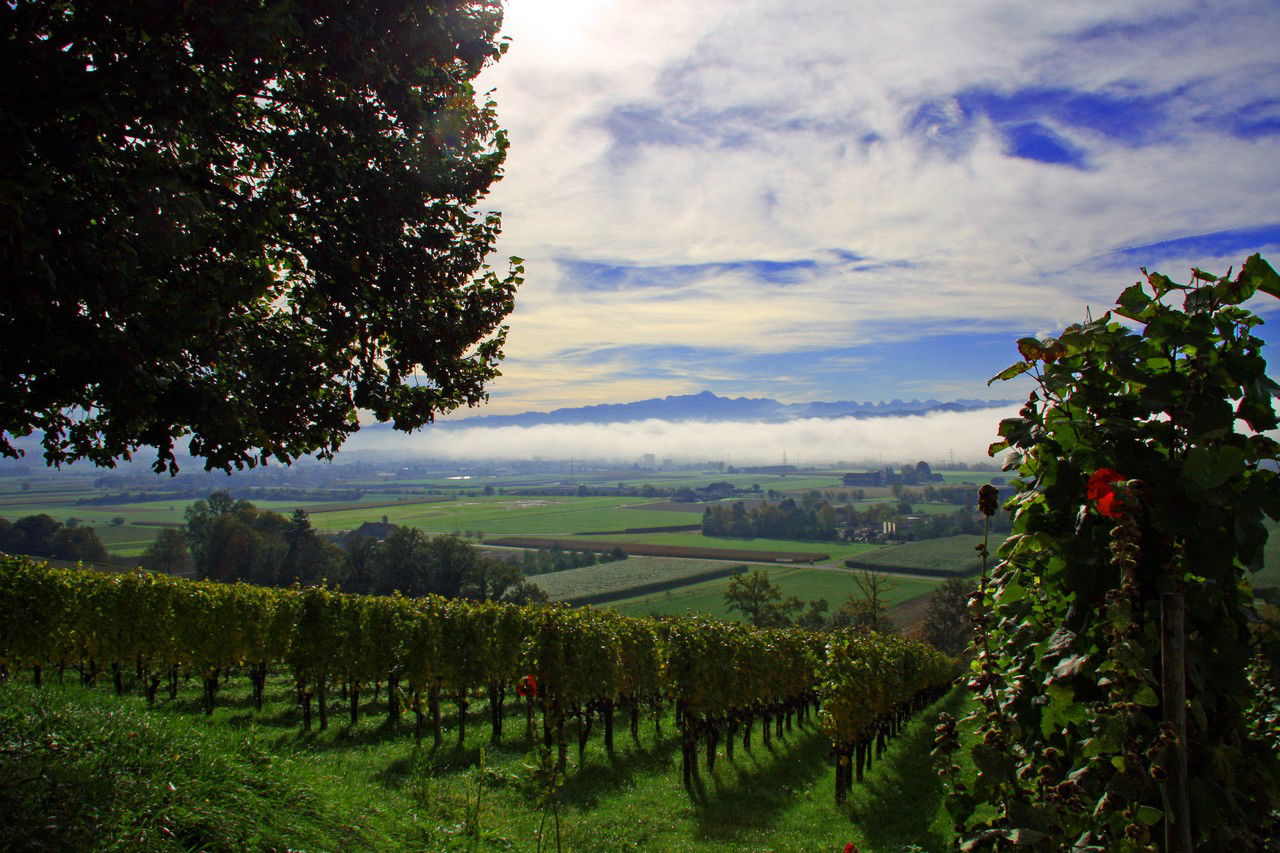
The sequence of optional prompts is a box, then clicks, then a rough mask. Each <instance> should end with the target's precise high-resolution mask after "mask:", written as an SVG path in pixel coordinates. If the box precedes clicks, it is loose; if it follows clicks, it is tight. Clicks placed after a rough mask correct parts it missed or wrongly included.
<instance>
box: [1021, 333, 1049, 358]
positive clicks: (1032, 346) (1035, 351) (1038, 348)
mask: <svg viewBox="0 0 1280 853" xmlns="http://www.w3.org/2000/svg"><path fill="white" fill-rule="evenodd" d="M1018 352H1019V353H1020V354H1021V355H1022V357H1023V358H1025V359H1026V360H1027V361H1035V360H1036V359H1038V358H1040V357H1041V356H1043V355H1044V344H1042V343H1041V342H1040V340H1039V338H1018Z"/></svg>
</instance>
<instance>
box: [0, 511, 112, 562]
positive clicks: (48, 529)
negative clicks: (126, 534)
mask: <svg viewBox="0 0 1280 853" xmlns="http://www.w3.org/2000/svg"><path fill="white" fill-rule="evenodd" d="M0 552H4V553H6V554H29V555H31V556H33V557H50V558H52V559H55V560H71V561H73V562H84V563H105V562H107V561H108V557H107V549H106V548H105V547H104V546H103V544H102V541H101V540H100V539H98V534H97V533H95V532H94V531H93V529H92V528H90V527H81V526H80V525H78V524H63V523H62V522H61V521H58V520H57V519H56V518H54V517H53V516H50V515H45V514H44V513H40V514H39V515H27V516H23V517H22V518H19V519H18V520H17V521H14V522H10V521H9V520H8V519H6V518H0Z"/></svg>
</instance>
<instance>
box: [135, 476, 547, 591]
mask: <svg viewBox="0 0 1280 853" xmlns="http://www.w3.org/2000/svg"><path fill="white" fill-rule="evenodd" d="M185 518H186V529H185V530H178V529H166V530H162V531H161V532H160V534H159V536H158V537H157V538H156V541H155V542H154V543H153V544H152V545H151V547H149V548H148V549H147V552H146V553H145V554H144V555H143V558H142V560H141V564H142V566H143V568H146V569H150V570H154V571H161V572H165V573H171V574H172V573H177V572H179V571H180V570H181V569H182V568H183V567H185V566H187V565H188V562H189V564H190V566H191V568H192V570H193V573H194V575H195V576H196V578H198V579H200V580H212V581H220V582H233V581H244V582H246V583H252V584H257V585H259V586H274V587H284V586H292V585H294V584H300V585H302V586H315V585H318V584H325V583H327V584H331V585H337V586H341V588H342V589H344V590H348V591H350V592H360V593H377V594H390V593H392V592H399V593H401V594H403V595H409V596H415V595H441V596H444V597H446V598H473V599H478V600H483V601H488V600H507V601H521V602H524V601H532V600H539V599H540V597H541V596H542V592H541V590H539V589H538V588H537V587H536V586H533V585H531V584H529V583H528V582H527V581H525V579H524V576H523V574H522V573H521V571H520V567H519V566H517V565H515V564H513V563H510V562H506V561H503V560H493V559H489V558H486V557H484V556H482V555H481V554H480V553H479V552H478V551H477V550H476V549H475V548H474V547H472V546H471V545H470V544H469V543H467V542H465V541H463V540H462V539H460V538H458V537H457V536H429V535H427V534H426V533H424V532H423V531H421V530H417V529H414V528H408V527H392V528H391V530H390V532H389V533H388V534H387V536H386V538H385V539H383V540H381V541H379V540H378V539H375V538H372V537H368V536H362V535H360V534H357V533H348V534H346V535H345V536H343V537H342V538H341V539H340V540H339V543H335V542H333V541H331V540H330V539H329V538H327V537H325V536H323V535H321V534H320V533H319V532H317V531H316V530H315V528H313V527H312V526H311V520H310V518H309V517H308V515H307V513H306V512H305V511H304V510H301V509H299V510H295V511H294V513H293V515H291V516H288V517H286V516H284V515H281V514H280V513H278V512H272V511H270V510H261V509H258V508H257V507H255V506H254V505H253V504H252V503H251V502H250V501H247V500H244V499H239V500H237V499H235V498H232V497H231V495H230V494H228V493H227V492H214V493H213V494H211V495H210V496H209V497H208V498H207V499H205V500H199V501H196V502H195V503H193V504H192V505H191V506H189V507H187V510H186V513H185Z"/></svg>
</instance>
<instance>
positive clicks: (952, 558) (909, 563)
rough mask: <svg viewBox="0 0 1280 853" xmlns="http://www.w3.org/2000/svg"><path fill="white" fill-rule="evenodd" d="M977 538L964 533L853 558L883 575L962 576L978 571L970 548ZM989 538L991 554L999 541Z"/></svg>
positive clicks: (879, 549)
mask: <svg viewBox="0 0 1280 853" xmlns="http://www.w3.org/2000/svg"><path fill="white" fill-rule="evenodd" d="M980 538H981V537H978V536H970V535H967V534H965V535H960V536H944V537H942V538H940V539H922V540H920V541H918V542H904V543H902V544H901V545H889V546H875V547H874V549H873V550H869V551H864V552H863V553H861V554H858V555H857V556H856V557H854V558H853V559H854V560H856V561H857V562H858V564H860V565H859V567H860V568H861V567H864V566H865V567H866V568H871V569H878V570H880V571H886V572H888V571H905V572H911V571H929V572H948V573H953V574H961V575H962V574H967V573H969V572H971V571H976V570H977V568H978V556H977V554H976V552H975V551H974V546H975V545H977V544H978V542H979V541H980ZM993 538H994V541H993V543H992V545H993V547H992V550H993V551H994V550H995V548H994V545H996V544H998V543H999V541H1000V540H999V537H998V536H997V537H993Z"/></svg>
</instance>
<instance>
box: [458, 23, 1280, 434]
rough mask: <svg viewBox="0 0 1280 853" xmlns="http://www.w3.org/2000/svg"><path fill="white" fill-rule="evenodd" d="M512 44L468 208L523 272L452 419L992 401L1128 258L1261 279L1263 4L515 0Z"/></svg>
mask: <svg viewBox="0 0 1280 853" xmlns="http://www.w3.org/2000/svg"><path fill="white" fill-rule="evenodd" d="M504 34H505V35H506V36H507V37H509V38H510V39H511V46H510V49H509V51H508V53H507V54H506V56H505V57H503V59H502V60H501V61H500V62H499V63H497V64H496V65H495V66H493V67H491V68H490V69H487V70H486V71H485V72H484V73H483V75H482V76H481V78H480V79H479V80H478V81H477V88H478V89H479V90H480V91H488V90H492V96H493V98H494V99H495V101H496V102H497V104H498V116H499V120H500V122H501V124H502V125H503V126H504V127H505V128H507V131H508V134H509V137H510V142H511V147H510V150H509V154H508V159H507V163H506V168H505V177H504V178H503V180H502V181H501V182H500V183H498V184H496V185H495V186H494V189H493V191H492V193H491V194H490V196H489V198H488V199H487V200H486V202H485V207H486V208H493V209H497V210H499V211H501V212H502V215H503V236H502V238H501V240H500V243H499V247H498V252H497V254H496V256H495V257H494V258H493V259H492V262H493V263H494V264H495V266H498V267H499V268H501V267H502V266H504V264H503V262H502V258H504V257H505V256H507V255H517V256H519V257H522V258H524V259H525V269H526V281H525V283H524V285H522V287H521V289H520V292H519V294H518V297H517V308H516V310H515V312H514V313H513V314H512V315H511V316H510V318H509V327H510V331H509V335H508V343H507V346H506V353H507V357H506V360H505V362H504V364H503V367H502V371H503V376H502V377H501V378H500V379H498V380H496V381H495V382H494V383H492V385H491V386H490V391H491V398H490V402H489V403H488V405H487V406H485V407H484V408H482V409H476V410H463V411H462V412H459V413H455V414H454V415H452V416H450V418H451V419H454V418H459V417H466V416H468V415H471V416H475V415H484V414H508V413H515V412H521V411H530V410H533V411H545V410H549V409H552V408H557V407H562V406H579V405H587V404H594V403H604V402H626V401H632V400H639V399H645V398H649V397H660V396H666V395H669V394H691V393H697V392H700V391H703V390H710V391H712V392H714V393H716V394H719V395H722V396H751V397H757V396H759V397H771V398H774V399H777V400H781V401H784V402H799V401H805V400H882V399H884V400H888V399H892V398H902V399H911V398H922V399H923V398H929V397H933V398H937V399H940V400H952V399H957V398H975V397H977V398H1001V397H1002V398H1006V399H1007V398H1010V397H1017V396H1021V395H1023V394H1025V390H1023V389H1012V388H1009V387H1007V386H1006V387H1000V386H995V387H992V388H988V387H987V385H986V380H987V379H989V378H990V377H991V376H992V375H994V374H995V373H996V372H998V371H999V370H1000V369H1002V368H1003V367H1005V366H1007V365H1008V364H1010V363H1012V362H1013V361H1015V360H1017V358H1018V355H1017V352H1016V349H1015V348H1014V343H1013V342H1014V341H1015V340H1016V339H1017V338H1018V337H1022V336H1024V335H1028V334H1045V333H1052V332H1055V331H1059V330H1061V329H1062V328H1063V327H1064V326H1065V325H1067V324H1070V323H1073V322H1077V321H1079V320H1082V319H1083V318H1084V315H1085V311H1086V308H1088V309H1091V310H1092V311H1093V313H1094V315H1095V316H1096V315H1097V314H1098V313H1100V312H1101V311H1103V310H1105V309H1106V308H1107V307H1109V306H1110V305H1111V304H1113V302H1114V299H1115V297H1116V295H1117V294H1118V293H1119V292H1120V291H1121V290H1122V289H1123V288H1124V287H1126V286H1127V285H1129V284H1132V283H1133V282H1134V281H1136V280H1137V279H1138V278H1139V276H1140V273H1139V267H1142V266H1146V267H1148V268H1150V269H1158V270H1160V271H1162V272H1165V273H1167V274H1169V275H1171V276H1173V277H1174V278H1175V279H1180V280H1186V278H1187V277H1188V276H1187V273H1188V270H1189V268H1190V267H1191V266H1193V265H1194V266H1199V267H1201V268H1204V269H1208V270H1212V271H1217V272H1225V271H1226V270H1227V268H1228V267H1231V266H1233V265H1234V266H1236V267H1237V268H1238V266H1239V264H1240V263H1241V261H1243V259H1244V258H1245V257H1246V256H1247V255H1248V254H1251V253H1252V252H1255V251H1260V252H1262V253H1263V256H1264V257H1269V258H1270V259H1271V260H1272V262H1273V263H1275V264H1276V265H1278V266H1280V51H1277V50H1276V48H1275V45H1276V43H1277V36H1280V6H1278V5H1277V4H1276V3H1275V2H1274V0H1263V2H1214V3H1211V4H1203V3H1190V2H1170V0H1160V2H1145V0H1136V2H1135V0H1130V2H1125V3H1115V2H1110V1H1108V2H1080V0H1073V2H1069V3H1066V2H964V0H948V2H945V3H943V2H919V0H915V1H914V2H913V0H895V2H856V0H809V2H798V1H797V0H786V2H783V1H782V0H734V2H722V1H721V0H508V4H507V13H506V23H505V26H504ZM1266 299H1268V300H1269V299H1270V297H1266ZM1251 307H1253V308H1254V309H1255V310H1258V311H1260V312H1262V313H1263V314H1264V316H1267V317H1269V318H1271V326H1268V327H1264V328H1263V335H1264V337H1265V336H1267V334H1268V330H1269V329H1270V328H1271V327H1272V326H1274V327H1276V328H1280V313H1278V312H1277V311H1276V310H1275V307H1273V306H1272V305H1270V304H1269V303H1268V302H1266V301H1258V302H1257V304H1255V305H1253V306H1251ZM1271 334H1273V335H1274V340H1275V341H1276V342H1277V343H1280V332H1271ZM1269 350H1270V352H1269V355H1270V356H1271V358H1272V360H1273V361H1274V360H1275V359H1276V358H1277V357H1280V350H1277V349H1276V348H1274V347H1272V348H1269Z"/></svg>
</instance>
